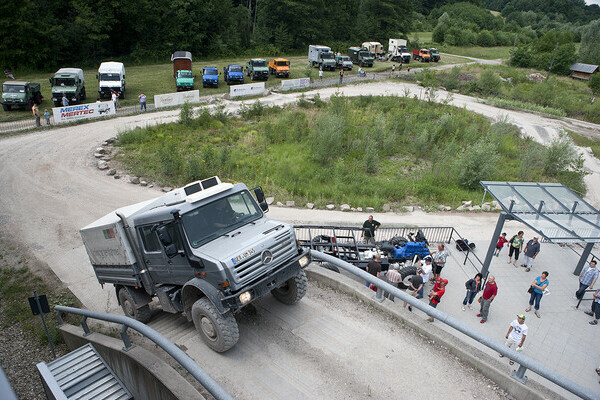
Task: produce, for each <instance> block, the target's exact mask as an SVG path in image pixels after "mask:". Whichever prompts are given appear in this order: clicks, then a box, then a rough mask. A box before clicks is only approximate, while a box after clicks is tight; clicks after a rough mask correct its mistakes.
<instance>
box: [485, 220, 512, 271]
mask: <svg viewBox="0 0 600 400" xmlns="http://www.w3.org/2000/svg"><path fill="white" fill-rule="evenodd" d="M507 219H510V218H509V216H508V214H507V213H505V212H504V211H503V212H501V213H500V215H499V216H498V222H496V229H494V236H492V240H490V245H489V247H488V251H487V254H486V255H485V260H483V267H482V268H481V275H482V276H483V280H487V275H488V272H489V270H490V264H491V263H492V257H494V250H495V249H496V241H497V240H498V238H499V237H500V234H502V228H503V227H504V222H505V221H506V220H507Z"/></svg>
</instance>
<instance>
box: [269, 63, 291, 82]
mask: <svg viewBox="0 0 600 400" xmlns="http://www.w3.org/2000/svg"><path fill="white" fill-rule="evenodd" d="M269 73H270V74H271V75H275V77H276V78H279V77H282V78H289V77H290V60H287V59H285V58H276V59H274V60H273V61H270V62H269Z"/></svg>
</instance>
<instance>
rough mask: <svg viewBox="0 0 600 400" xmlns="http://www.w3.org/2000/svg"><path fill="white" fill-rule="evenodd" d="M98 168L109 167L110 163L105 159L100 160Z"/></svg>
mask: <svg viewBox="0 0 600 400" xmlns="http://www.w3.org/2000/svg"><path fill="white" fill-rule="evenodd" d="M98 169H108V163H107V162H106V161H104V160H100V161H98Z"/></svg>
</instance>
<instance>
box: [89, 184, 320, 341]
mask: <svg viewBox="0 0 600 400" xmlns="http://www.w3.org/2000/svg"><path fill="white" fill-rule="evenodd" d="M266 211H268V205H267V203H266V202H265V197H264V193H263V192H262V189H261V188H254V189H252V190H249V189H248V188H247V187H246V185H244V184H242V183H237V184H231V183H222V182H221V181H220V179H219V178H218V177H212V178H208V179H205V180H202V181H197V182H193V183H190V184H189V185H187V186H185V187H182V188H178V189H175V190H173V191H171V192H169V193H167V194H165V195H163V196H161V197H159V198H156V199H153V200H148V201H145V202H142V203H137V204H133V205H130V206H126V207H122V208H120V209H118V210H116V211H115V212H113V213H110V214H108V215H106V216H104V217H102V218H100V219H98V220H97V221H95V222H93V223H91V224H89V225H88V226H86V227H84V228H82V229H81V231H80V232H81V237H82V239H83V243H84V245H85V248H86V251H87V253H88V256H89V258H90V262H91V264H92V268H93V269H94V271H95V273H96V276H97V278H98V281H99V282H100V283H101V284H102V285H104V284H107V283H108V284H113V285H114V286H115V292H116V295H117V298H118V300H119V304H120V305H121V307H122V308H123V311H124V313H125V315H127V316H129V317H132V318H135V319H137V320H139V321H142V322H148V321H149V319H150V310H149V307H148V304H149V303H150V302H151V301H152V299H153V298H158V301H159V302H160V304H161V306H162V309H163V311H165V312H170V313H179V312H182V313H184V314H185V316H186V317H187V318H188V320H189V321H193V322H194V325H195V326H196V329H197V330H198V333H199V334H200V336H201V338H202V339H203V341H204V342H205V343H206V344H207V345H208V346H209V347H210V348H212V349H213V350H215V351H217V352H222V351H226V350H228V349H229V348H231V347H232V346H234V345H235V343H236V342H237V340H238V338H239V330H238V326H237V322H236V321H235V317H234V314H236V313H238V312H239V311H240V310H241V309H242V308H243V307H245V306H247V305H248V304H250V303H252V302H253V301H255V300H256V299H259V298H261V297H263V296H265V295H267V294H269V293H271V294H272V295H273V296H274V297H275V298H276V299H277V300H279V301H281V302H283V303H284V304H294V303H296V302H298V301H299V300H300V299H301V298H302V297H303V296H304V294H305V293H306V288H307V280H306V275H305V273H304V268H305V267H306V266H307V265H308V264H309V263H310V250H307V249H303V248H301V247H300V246H299V245H298V244H297V242H296V237H295V234H294V229H293V227H292V226H290V225H288V224H286V223H283V222H278V221H274V220H271V219H269V218H267V217H266V216H265V212H266Z"/></svg>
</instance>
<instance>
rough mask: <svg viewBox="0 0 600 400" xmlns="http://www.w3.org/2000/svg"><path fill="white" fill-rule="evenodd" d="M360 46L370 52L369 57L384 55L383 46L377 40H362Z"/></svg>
mask: <svg viewBox="0 0 600 400" xmlns="http://www.w3.org/2000/svg"><path fill="white" fill-rule="evenodd" d="M362 48H363V49H365V50H367V51H368V52H369V53H371V57H373V58H375V57H377V56H383V55H385V51H384V50H383V46H382V45H381V43H379V42H363V44H362Z"/></svg>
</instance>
